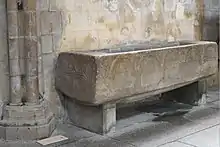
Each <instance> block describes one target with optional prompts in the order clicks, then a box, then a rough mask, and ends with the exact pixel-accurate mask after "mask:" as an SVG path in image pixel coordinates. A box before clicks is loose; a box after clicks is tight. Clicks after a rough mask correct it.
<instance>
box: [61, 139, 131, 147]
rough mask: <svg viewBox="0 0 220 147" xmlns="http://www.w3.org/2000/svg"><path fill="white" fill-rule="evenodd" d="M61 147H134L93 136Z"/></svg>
mask: <svg viewBox="0 0 220 147" xmlns="http://www.w3.org/2000/svg"><path fill="white" fill-rule="evenodd" d="M62 147H134V145H131V144H129V143H124V142H121V141H117V140H114V139H110V138H108V137H104V136H94V137H90V138H87V139H83V140H79V141H76V142H73V143H70V144H66V145H63V146H62Z"/></svg>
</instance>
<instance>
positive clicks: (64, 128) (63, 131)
mask: <svg viewBox="0 0 220 147" xmlns="http://www.w3.org/2000/svg"><path fill="white" fill-rule="evenodd" d="M54 135H64V136H66V137H68V142H72V141H77V140H81V139H85V138H89V137H93V136H96V135H97V134H95V133H91V132H89V131H87V130H85V129H81V128H78V127H76V126H74V125H73V124H70V123H65V124H58V125H57V129H56V133H55V134H53V136H54Z"/></svg>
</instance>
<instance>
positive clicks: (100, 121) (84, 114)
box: [64, 98, 116, 135]
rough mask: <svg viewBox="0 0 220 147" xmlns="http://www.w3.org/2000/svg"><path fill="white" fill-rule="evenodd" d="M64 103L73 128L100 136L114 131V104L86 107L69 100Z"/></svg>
mask: <svg viewBox="0 0 220 147" xmlns="http://www.w3.org/2000/svg"><path fill="white" fill-rule="evenodd" d="M64 101H65V109H67V113H68V117H69V119H70V121H71V122H72V123H73V124H74V125H75V126H78V127H81V128H83V129H86V130H88V131H91V132H94V133H97V134H101V135H104V134H107V133H108V132H110V131H114V130H115V124H116V104H102V105H99V106H88V105H83V104H80V103H78V102H77V101H74V100H72V99H69V98H64Z"/></svg>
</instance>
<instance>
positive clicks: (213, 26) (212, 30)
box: [202, 0, 220, 87]
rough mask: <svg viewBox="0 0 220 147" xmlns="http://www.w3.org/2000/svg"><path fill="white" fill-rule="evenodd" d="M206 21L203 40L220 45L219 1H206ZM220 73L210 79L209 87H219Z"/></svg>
mask: <svg viewBox="0 0 220 147" xmlns="http://www.w3.org/2000/svg"><path fill="white" fill-rule="evenodd" d="M204 6H205V7H204V21H203V37H202V39H203V40H209V41H215V42H216V43H219V34H220V30H219V16H220V11H219V9H220V2H219V0H204ZM219 74H220V73H219V72H218V73H217V74H216V75H214V76H213V77H211V78H209V80H208V83H209V86H210V87H212V86H218V85H219Z"/></svg>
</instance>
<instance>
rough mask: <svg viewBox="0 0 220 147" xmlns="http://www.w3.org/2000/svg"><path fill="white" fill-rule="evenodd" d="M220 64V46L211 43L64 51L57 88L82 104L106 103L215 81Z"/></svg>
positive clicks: (60, 57) (142, 45)
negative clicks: (212, 77)
mask: <svg viewBox="0 0 220 147" xmlns="http://www.w3.org/2000/svg"><path fill="white" fill-rule="evenodd" d="M217 59H218V50H217V45H216V44H215V43H210V42H196V43H187V42H180V45H176V44H173V43H170V44H167V45H166V47H163V46H162V47H159V46H158V47H157V46H156V45H152V46H151V47H149V45H145V44H139V45H131V46H125V47H118V48H115V49H114V48H113V49H103V50H95V51H94V50H93V51H83V52H64V53H61V54H60V55H59V57H58V62H57V67H56V87H57V88H58V89H59V90H60V91H62V92H63V93H64V94H65V95H67V96H68V97H70V98H74V99H76V100H78V101H81V102H84V103H89V104H102V103H106V102H109V101H113V100H117V99H123V98H125V97H128V96H131V95H136V94H141V93H147V92H151V91H155V90H161V89H167V88H168V89H167V90H169V87H170V88H172V87H173V86H174V85H176V86H178V85H179V84H184V83H189V82H192V81H195V80H197V79H199V78H202V77H206V76H210V75H212V74H214V73H215V72H216V71H217V64H218V62H217Z"/></svg>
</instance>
